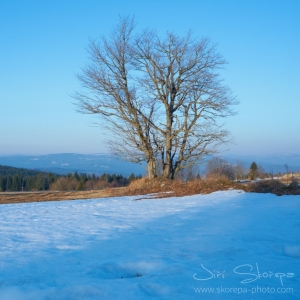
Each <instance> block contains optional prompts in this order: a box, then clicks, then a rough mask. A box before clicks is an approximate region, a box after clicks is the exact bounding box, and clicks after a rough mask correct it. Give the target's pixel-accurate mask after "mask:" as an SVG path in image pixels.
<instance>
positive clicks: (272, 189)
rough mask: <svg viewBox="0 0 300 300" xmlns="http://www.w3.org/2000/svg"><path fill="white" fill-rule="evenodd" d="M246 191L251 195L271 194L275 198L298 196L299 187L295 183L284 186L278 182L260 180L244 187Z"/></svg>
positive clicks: (299, 192)
mask: <svg viewBox="0 0 300 300" xmlns="http://www.w3.org/2000/svg"><path fill="white" fill-rule="evenodd" d="M246 191H247V192H252V193H272V194H275V195H277V196H281V195H299V194H300V187H299V186H298V184H297V182H296V181H295V182H292V183H291V184H290V185H285V184H283V183H282V182H281V181H279V180H261V181H257V182H254V183H251V184H249V185H248V186H247V187H246Z"/></svg>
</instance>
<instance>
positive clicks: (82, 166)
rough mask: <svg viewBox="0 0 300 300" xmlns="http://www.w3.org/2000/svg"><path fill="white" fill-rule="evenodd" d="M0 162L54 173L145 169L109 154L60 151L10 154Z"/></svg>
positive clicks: (122, 173) (96, 173)
mask: <svg viewBox="0 0 300 300" xmlns="http://www.w3.org/2000/svg"><path fill="white" fill-rule="evenodd" d="M0 164H1V165H6V166H12V167H17V168H26V169H32V170H38V171H44V172H53V173H56V174H61V175H64V174H67V173H69V172H71V173H74V172H75V171H77V172H79V173H87V174H92V173H94V174H95V175H101V174H103V173H110V174H121V175H123V176H127V177H128V176H129V175H130V174H132V173H134V174H136V175H139V174H141V175H144V174H145V173H146V171H145V169H144V168H143V167H142V166H141V165H137V164H133V163H130V162H125V161H122V160H119V159H117V158H116V157H113V156H111V155H109V154H89V155H84V154H76V153H62V154H49V155H36V156H30V155H12V156H0Z"/></svg>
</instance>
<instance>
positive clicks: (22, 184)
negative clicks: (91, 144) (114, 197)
mask: <svg viewBox="0 0 300 300" xmlns="http://www.w3.org/2000/svg"><path fill="white" fill-rule="evenodd" d="M141 177H142V176H141V175H139V176H135V175H134V174H133V173H132V174H131V175H130V176H129V177H124V176H122V175H116V174H112V175H111V174H108V173H104V174H102V175H101V176H96V175H95V174H91V175H90V174H86V173H81V174H79V173H78V172H75V173H74V174H72V173H68V174H67V175H66V176H63V175H58V174H54V173H46V172H39V171H35V170H27V169H21V168H14V167H7V166H0V192H5V191H12V192H13V191H14V192H17V191H43V190H56V191H65V190H92V189H104V188H107V187H121V186H126V185H128V184H129V183H130V182H131V181H132V180H135V179H138V178H141Z"/></svg>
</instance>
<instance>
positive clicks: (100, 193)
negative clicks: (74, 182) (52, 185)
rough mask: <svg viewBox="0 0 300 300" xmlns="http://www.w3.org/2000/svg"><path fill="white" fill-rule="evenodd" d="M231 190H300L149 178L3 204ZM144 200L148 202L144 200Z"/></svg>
mask: <svg viewBox="0 0 300 300" xmlns="http://www.w3.org/2000/svg"><path fill="white" fill-rule="evenodd" d="M228 189H240V190H244V191H246V192H254V193H273V194H276V195H278V196H281V195H300V187H299V186H298V182H297V180H295V179H294V180H293V181H292V183H291V184H289V185H285V184H283V183H282V182H280V181H279V180H262V181H258V182H255V183H248V184H241V183H235V182H232V181H230V180H229V179H227V178H226V177H209V178H206V179H195V180H192V181H189V182H184V181H180V180H170V179H166V178H161V177H160V178H155V179H152V180H149V179H148V178H142V179H139V180H135V181H133V182H132V183H131V184H130V185H129V186H128V187H119V188H107V189H103V190H91V191H68V192H54V191H44V192H18V193H0V204H5V203H23V202H42V201H61V200H76V199H92V198H105V197H117V196H132V195H147V194H153V193H155V194H156V195H155V197H156V198H158V197H159V198H166V197H173V196H176V197H181V196H187V195H194V194H209V193H212V192H215V191H222V190H228ZM152 198H153V196H152ZM143 199H145V198H144V197H143Z"/></svg>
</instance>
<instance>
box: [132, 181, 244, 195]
mask: <svg viewBox="0 0 300 300" xmlns="http://www.w3.org/2000/svg"><path fill="white" fill-rule="evenodd" d="M229 188H237V189H241V188H242V185H241V184H238V183H234V182H232V181H230V180H228V179H227V178H226V177H218V178H208V179H195V180H192V181H188V182H184V181H180V180H170V179H166V178H155V179H152V180H149V179H148V178H142V179H139V180H136V181H134V182H132V183H131V184H130V186H129V187H128V195H143V194H151V193H158V195H157V196H159V197H172V196H177V197H180V196H186V195H194V194H209V193H212V192H215V191H220V190H228V189H229ZM169 192H172V193H169Z"/></svg>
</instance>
